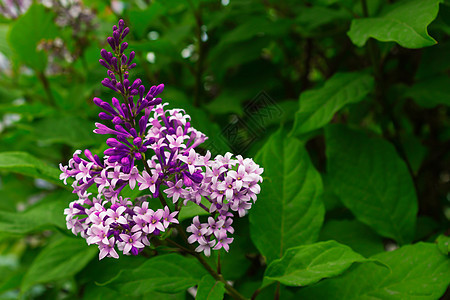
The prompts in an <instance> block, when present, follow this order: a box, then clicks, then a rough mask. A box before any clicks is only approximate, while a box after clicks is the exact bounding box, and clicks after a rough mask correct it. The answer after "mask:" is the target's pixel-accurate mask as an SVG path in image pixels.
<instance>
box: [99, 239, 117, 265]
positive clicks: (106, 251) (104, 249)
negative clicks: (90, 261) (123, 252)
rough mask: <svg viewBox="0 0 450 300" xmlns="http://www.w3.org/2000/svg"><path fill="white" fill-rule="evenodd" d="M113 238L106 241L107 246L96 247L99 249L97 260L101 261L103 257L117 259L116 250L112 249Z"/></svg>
mask: <svg viewBox="0 0 450 300" xmlns="http://www.w3.org/2000/svg"><path fill="white" fill-rule="evenodd" d="M114 245H115V242H114V237H111V238H110V239H109V240H108V243H107V244H104V243H102V244H100V245H99V246H98V247H99V249H100V253H99V255H98V258H99V260H102V259H103V258H105V257H113V258H119V255H118V254H117V252H116V249H114Z"/></svg>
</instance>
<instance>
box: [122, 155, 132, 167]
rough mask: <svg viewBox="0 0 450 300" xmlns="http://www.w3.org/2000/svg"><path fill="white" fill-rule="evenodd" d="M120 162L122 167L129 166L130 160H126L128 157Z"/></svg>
mask: <svg viewBox="0 0 450 300" xmlns="http://www.w3.org/2000/svg"><path fill="white" fill-rule="evenodd" d="M120 162H121V163H122V164H123V165H124V166H129V165H130V159H129V158H128V156H125V157H123V158H122V159H121V160H120Z"/></svg>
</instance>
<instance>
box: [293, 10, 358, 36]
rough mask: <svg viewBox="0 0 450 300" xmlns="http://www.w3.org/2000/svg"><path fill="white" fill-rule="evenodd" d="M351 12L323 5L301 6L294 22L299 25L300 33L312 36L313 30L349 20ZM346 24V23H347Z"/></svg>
mask: <svg viewBox="0 0 450 300" xmlns="http://www.w3.org/2000/svg"><path fill="white" fill-rule="evenodd" d="M351 18H352V16H351V14H350V13H349V12H348V11H347V10H345V9H340V10H336V9H332V8H328V7H323V6H310V7H304V8H302V9H301V10H300V11H299V13H298V15H297V17H296V18H295V22H296V24H298V25H300V26H301V30H300V32H301V34H302V35H308V36H314V30H316V29H317V28H319V27H321V26H323V25H326V24H330V23H337V22H341V23H344V24H345V21H347V20H348V22H349V20H351ZM347 26H348V25H347Z"/></svg>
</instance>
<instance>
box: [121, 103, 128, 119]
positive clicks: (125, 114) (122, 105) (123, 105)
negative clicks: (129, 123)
mask: <svg viewBox="0 0 450 300" xmlns="http://www.w3.org/2000/svg"><path fill="white" fill-rule="evenodd" d="M121 107H122V111H123V116H124V117H125V119H130V110H129V109H128V107H127V106H126V105H125V103H122V104H121Z"/></svg>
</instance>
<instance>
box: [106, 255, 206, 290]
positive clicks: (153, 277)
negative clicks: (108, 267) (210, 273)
mask: <svg viewBox="0 0 450 300" xmlns="http://www.w3.org/2000/svg"><path fill="white" fill-rule="evenodd" d="M205 274H206V271H205V270H204V269H203V268H202V267H201V266H200V264H199V263H198V262H197V261H196V260H195V259H194V258H188V257H184V256H181V255H178V254H167V255H161V256H156V257H153V258H151V259H149V260H148V261H147V262H145V263H144V264H142V265H140V266H139V267H137V268H134V269H126V270H122V272H121V273H120V274H119V275H118V276H117V277H116V278H115V279H114V280H112V281H111V282H108V285H111V287H114V288H117V289H118V290H119V291H120V292H122V293H124V294H128V295H132V296H136V295H144V294H146V293H148V292H151V291H157V292H162V293H177V292H181V291H184V290H186V289H187V288H189V287H192V286H194V285H197V284H198V283H199V282H200V280H201V278H202V277H203V276H204V275H205Z"/></svg>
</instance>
